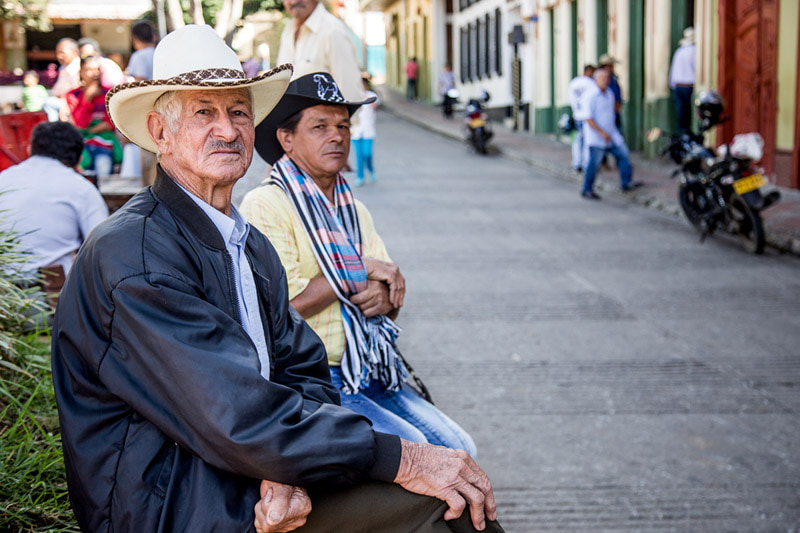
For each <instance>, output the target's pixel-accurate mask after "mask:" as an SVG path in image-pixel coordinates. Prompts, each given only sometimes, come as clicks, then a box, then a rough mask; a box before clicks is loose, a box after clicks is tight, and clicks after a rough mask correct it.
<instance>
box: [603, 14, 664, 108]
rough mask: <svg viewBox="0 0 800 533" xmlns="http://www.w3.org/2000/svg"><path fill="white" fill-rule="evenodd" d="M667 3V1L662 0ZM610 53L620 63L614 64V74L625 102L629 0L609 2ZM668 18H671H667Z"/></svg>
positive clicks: (628, 86)
mask: <svg viewBox="0 0 800 533" xmlns="http://www.w3.org/2000/svg"><path fill="white" fill-rule="evenodd" d="M662 3H664V4H666V3H667V2H662ZM608 19H609V20H608V53H609V54H611V56H612V57H614V58H615V59H617V60H618V61H619V63H617V64H616V65H614V74H616V75H617V78H618V79H619V85H620V87H621V88H622V100H623V102H625V101H627V100H628V97H629V96H630V91H629V88H630V76H629V72H630V63H629V61H628V58H629V57H630V12H629V11H628V0H609V2H608ZM666 20H669V18H667V19H666Z"/></svg>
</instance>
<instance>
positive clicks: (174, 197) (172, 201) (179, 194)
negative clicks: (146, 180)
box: [153, 165, 225, 251]
mask: <svg viewBox="0 0 800 533" xmlns="http://www.w3.org/2000/svg"><path fill="white" fill-rule="evenodd" d="M153 192H154V193H155V194H156V196H157V197H158V198H159V200H161V201H162V202H164V204H166V206H167V207H168V208H169V210H170V211H172V212H173V213H175V215H177V216H178V218H180V219H181V221H182V222H183V223H184V224H186V225H187V226H188V227H189V229H190V230H191V231H192V233H194V234H195V235H196V236H197V238H199V239H200V240H201V241H203V243H205V244H206V245H208V246H210V247H212V248H216V249H217V250H222V251H225V241H223V240H222V235H220V233H219V230H218V229H217V227H216V226H215V225H214V223H213V222H212V221H211V219H210V218H208V215H206V214H205V213H204V212H203V210H202V209H200V207H199V206H198V205H197V204H196V203H195V202H194V201H193V200H192V199H191V198H189V196H188V195H187V194H186V193H185V192H184V191H183V189H181V188H180V187H178V185H177V184H176V183H175V182H174V181H172V178H170V177H169V175H168V174H167V173H166V172H164V169H163V168H161V165H158V167H157V172H156V181H155V183H153Z"/></svg>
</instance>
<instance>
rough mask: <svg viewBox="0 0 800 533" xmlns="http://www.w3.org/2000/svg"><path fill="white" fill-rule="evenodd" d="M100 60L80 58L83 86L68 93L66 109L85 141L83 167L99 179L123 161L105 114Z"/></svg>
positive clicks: (87, 172) (120, 148) (105, 90)
mask: <svg viewBox="0 0 800 533" xmlns="http://www.w3.org/2000/svg"><path fill="white" fill-rule="evenodd" d="M100 77H101V71H100V57H99V56H94V55H89V56H83V57H81V70H80V78H81V86H80V87H78V88H77V89H75V90H72V91H70V92H69V93H67V106H68V107H69V111H70V114H71V116H72V123H73V124H75V126H77V127H78V129H79V130H80V131H81V134H82V135H83V138H84V140H85V142H86V146H85V148H84V150H83V160H82V161H81V168H82V169H83V170H84V173H86V174H87V175H90V176H96V177H98V178H101V177H105V176H108V175H109V174H111V173H112V170H113V168H114V164H117V163H121V162H122V146H121V145H120V142H119V140H118V139H117V136H116V135H115V133H114V125H113V124H112V123H111V119H110V118H109V117H108V113H107V112H106V93H107V92H108V87H104V86H103V85H102V84H101V82H100Z"/></svg>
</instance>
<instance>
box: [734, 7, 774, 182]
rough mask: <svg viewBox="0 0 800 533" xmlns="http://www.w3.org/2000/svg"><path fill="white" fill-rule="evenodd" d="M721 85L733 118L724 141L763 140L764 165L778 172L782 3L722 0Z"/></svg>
mask: <svg viewBox="0 0 800 533" xmlns="http://www.w3.org/2000/svg"><path fill="white" fill-rule="evenodd" d="M719 14H720V48H719V54H720V56H719V66H720V68H719V87H720V91H721V92H722V95H723V96H724V97H725V100H726V102H727V106H726V111H727V114H728V115H729V116H730V120H729V121H728V122H726V123H724V124H723V125H722V126H721V127H720V133H721V139H720V140H721V141H722V142H727V141H730V140H731V139H732V138H733V136H734V135H735V134H737V133H747V132H758V133H760V134H761V136H762V137H763V138H764V157H763V159H762V160H761V164H762V166H763V167H764V169H765V171H766V173H767V175H772V174H773V172H774V164H775V161H774V158H775V118H776V117H775V114H776V112H777V90H776V83H777V56H778V53H777V52H778V36H777V31H778V20H777V19H778V5H777V0H728V1H725V0H722V1H720V3H719Z"/></svg>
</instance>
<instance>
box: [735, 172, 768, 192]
mask: <svg viewBox="0 0 800 533" xmlns="http://www.w3.org/2000/svg"><path fill="white" fill-rule="evenodd" d="M764 184H765V182H764V176H763V175H761V174H753V175H750V176H747V177H746V178H742V179H738V180H736V181H734V182H733V190H735V191H736V192H737V193H738V194H745V193H748V192H750V191H754V190H756V189H758V188H759V187H763V186H764Z"/></svg>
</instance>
